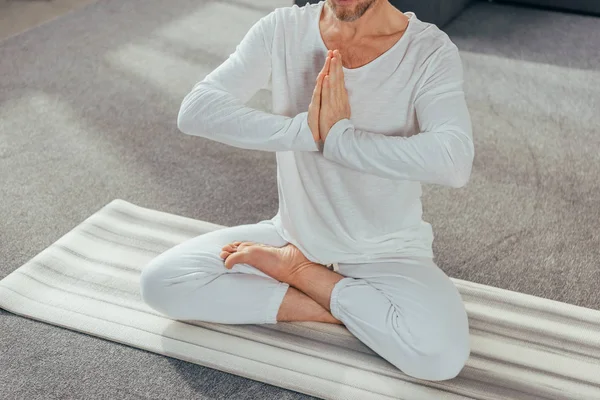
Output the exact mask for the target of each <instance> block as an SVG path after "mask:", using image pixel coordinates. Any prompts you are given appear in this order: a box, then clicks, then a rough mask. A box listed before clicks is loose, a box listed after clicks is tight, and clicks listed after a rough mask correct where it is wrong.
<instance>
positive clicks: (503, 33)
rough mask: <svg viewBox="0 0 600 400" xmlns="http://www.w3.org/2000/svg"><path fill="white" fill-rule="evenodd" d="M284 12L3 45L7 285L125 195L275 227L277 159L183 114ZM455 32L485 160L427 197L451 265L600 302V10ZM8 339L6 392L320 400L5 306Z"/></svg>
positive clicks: (176, 9) (241, 8) (129, 12)
mask: <svg viewBox="0 0 600 400" xmlns="http://www.w3.org/2000/svg"><path fill="white" fill-rule="evenodd" d="M253 3H257V4H260V5H259V6H257V5H253ZM285 3H286V2H283V1H279V0H269V1H261V2H260V3H258V2H252V1H250V0H237V1H234V0H228V1H213V2H209V1H197V0H196V1H193V0H180V1H178V2H177V3H176V4H177V5H176V6H174V5H173V3H169V2H162V1H155V0H147V1H141V0H139V1H129V2H121V1H117V0H103V1H100V2H98V3H96V4H93V5H91V6H89V7H86V8H84V9H82V10H79V11H77V12H74V13H72V14H69V15H67V16H65V17H63V18H60V19H58V20H55V21H52V22H50V23H48V24H46V25H43V26H41V27H38V28H36V29H33V30H31V31H28V32H26V33H23V34H21V35H18V36H15V37H12V38H9V39H7V40H5V41H4V42H2V43H0V182H2V186H1V188H2V191H1V192H0V204H1V207H0V221H2V223H1V225H0V226H1V227H2V228H1V229H0V278H3V277H4V276H6V275H8V274H9V273H10V272H11V271H13V270H15V269H16V268H18V267H19V266H20V265H22V264H24V263H25V262H26V261H27V260H29V259H30V258H31V257H33V256H34V255H35V254H37V253H39V252H40V251H41V250H42V249H44V248H45V247H47V246H48V245H50V244H51V243H53V242H54V241H55V240H56V239H58V238H59V237H60V236H62V235H63V234H64V233H66V232H68V231H69V230H70V229H72V228H73V227H74V226H76V225H77V224H79V223H80V222H81V221H82V220H84V219H85V218H86V217H88V216H89V215H90V214H92V213H93V212H95V211H97V210H98V209H99V208H101V207H102V206H103V205H105V204H106V203H108V202H109V201H111V200H112V199H114V198H122V199H125V200H127V201H131V202H133V203H136V204H138V205H141V206H144V207H148V208H152V209H158V210H162V211H166V212H170V213H174V214H179V215H184V216H187V217H191V218H196V219H202V220H207V221H211V222H214V223H217V224H223V225H235V224H241V223H249V222H255V221H258V220H260V219H265V218H270V217H271V216H273V215H274V213H275V212H276V208H277V190H276V181H275V164H274V157H273V155H272V154H268V153H261V152H252V151H243V150H237V149H232V148H228V147H226V146H224V145H220V144H217V143H212V142H210V141H208V140H204V139H199V138H192V137H187V136H184V135H183V134H180V133H178V132H177V129H176V126H175V118H176V114H177V110H178V107H179V104H180V102H181V99H182V98H183V96H184V95H185V93H186V92H187V91H188V90H189V89H190V88H191V86H192V85H193V83H195V81H197V80H199V79H201V78H202V77H203V76H204V75H205V74H206V73H208V72H209V71H210V70H212V69H213V68H215V67H216V66H217V65H219V63H220V62H221V61H222V60H223V59H224V58H226V57H227V55H228V54H229V53H230V52H231V51H233V49H234V48H235V45H236V44H237V42H238V41H239V39H241V37H242V36H243V34H244V32H245V31H246V30H247V29H248V28H249V26H250V25H251V24H252V23H253V22H254V21H256V20H257V19H258V18H260V16H262V15H265V14H266V13H268V12H269V11H270V10H271V9H272V8H273V7H275V6H280V5H285ZM446 32H448V34H450V36H451V37H452V39H453V40H454V41H455V43H456V44H457V45H458V46H459V48H460V49H461V50H462V56H463V61H464V65H465V76H466V80H467V82H466V92H467V97H468V102H469V106H470V110H471V114H472V118H473V124H474V136H475V147H476V158H475V165H474V168H473V175H472V178H471V181H470V183H469V185H468V186H466V187H465V188H461V189H450V188H443V187H436V186H424V209H425V219H426V220H427V221H429V222H431V223H432V225H433V227H434V232H435V234H436V239H435V243H434V251H435V253H436V260H437V262H438V264H439V265H440V267H441V268H442V269H443V270H444V271H445V272H446V273H447V274H448V275H450V276H452V277H455V278H459V279H464V280H469V281H473V282H477V283H482V284H486V285H492V286H497V287H501V288H504V289H509V290H514V291H519V292H523V293H528V294H532V295H536V296H541V297H545V298H550V299H554V300H558V301H563V302H567V303H572V304H576V305H580V306H584V307H590V308H594V309H600V296H598V294H597V287H598V283H599V282H600V271H599V270H598V264H599V262H600V238H599V236H598V231H597V228H598V225H599V224H598V221H600V183H599V182H598V176H599V175H600V156H599V152H598V148H600V135H598V131H599V130H600V117H599V115H598V110H600V85H598V83H597V82H600V18H597V17H586V16H581V15H569V14H562V13H555V12H549V11H542V10H533V9H531V10H530V9H526V8H518V7H514V6H507V5H497V4H493V3H492V4H490V3H483V2H482V3H476V4H474V5H473V6H471V7H470V8H469V9H467V10H466V11H465V12H464V13H463V14H462V15H461V16H460V17H459V18H458V19H457V20H455V21H454V22H453V23H451V24H450V25H449V26H448V27H447V28H446ZM253 104H254V105H256V106H257V107H260V108H265V109H268V107H269V101H268V93H266V92H261V93H260V94H259V95H258V96H257V97H256V98H255V99H253ZM0 337H1V338H2V340H0V365H2V367H3V368H0V398H7V399H25V398H27V399H36V398H40V399H41V398H44V399H47V398H107V399H108V398H122V399H138V398H148V399H154V398H156V399H158V398H178V399H186V398H200V399H230V398H235V399H254V398H263V399H268V398H273V399H299V398H303V399H304V398H308V397H307V396H304V395H300V394H298V393H295V392H291V391H286V390H283V389H280V388H276V387H272V386H268V385H265V384H261V383H258V382H254V381H250V380H247V379H243V378H240V377H236V376H232V375H229V374H225V373H221V372H218V371H213V370H210V369H207V368H203V367H200V366H197V365H194V364H189V363H185V362H182V361H178V360H174V359H169V358H167V357H162V356H158V355H156V354H152V353H148V352H145V351H141V350H137V349H133V348H129V347H127V346H123V345H119V344H116V343H112V342H108V341H104V340H101V339H98V338H95V337H91V336H87V335H84V334H79V333H75V332H72V331H68V330H65V329H61V328H58V327H55V326H50V325H46V324H43V323H39V322H34V321H31V320H27V319H25V318H21V317H17V316H14V315H12V314H10V313H7V312H5V311H2V310H0Z"/></svg>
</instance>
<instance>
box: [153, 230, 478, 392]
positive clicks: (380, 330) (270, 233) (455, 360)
mask: <svg viewBox="0 0 600 400" xmlns="http://www.w3.org/2000/svg"><path fill="white" fill-rule="evenodd" d="M235 241H241V242H245V241H246V242H256V243H263V244H266V245H270V246H276V247H281V246H284V245H286V244H287V243H286V241H285V240H284V239H282V238H281V236H279V234H278V233H277V232H276V230H275V228H274V227H273V225H272V223H271V222H270V221H262V222H260V223H258V224H253V225H241V226H236V227H231V228H225V229H221V230H217V231H213V232H210V233H207V234H204V235H201V236H198V237H196V238H193V239H190V240H188V241H186V242H183V243H181V244H179V245H177V246H175V247H173V248H172V249H170V250H167V251H166V252H164V253H163V254H161V255H159V256H158V257H156V258H155V259H154V260H152V261H151V262H150V264H149V265H147V266H146V267H145V268H144V269H143V270H142V276H141V294H142V298H143V300H144V301H145V302H146V303H147V304H148V305H149V306H150V307H152V308H154V309H155V310H157V311H159V312H161V313H164V314H165V315H167V316H169V317H170V318H173V319H179V320H199V321H206V322H215V323H222V324H274V323H276V322H277V321H276V316H277V312H278V310H279V307H280V305H281V302H282V300H283V297H284V296H285V293H286V291H287V289H288V287H289V285H288V284H287V283H283V282H279V281H277V280H275V279H273V278H271V277H269V276H268V275H266V274H264V273H263V272H261V271H259V270H257V269H256V268H254V267H252V266H250V265H247V264H238V265H235V266H234V267H233V268H232V269H231V270H228V269H227V268H225V266H224V264H223V260H222V259H221V258H220V256H219V254H220V253H221V248H222V247H223V246H224V245H226V244H228V243H232V242H235ZM337 267H338V268H336V269H339V270H338V271H337V272H338V273H339V274H341V275H343V276H344V279H342V280H340V281H339V282H338V283H337V284H336V285H335V286H334V288H333V292H332V293H331V303H330V308H331V314H332V315H333V316H334V317H335V318H337V319H338V320H340V321H341V322H343V323H344V325H345V326H346V328H347V329H348V330H349V331H350V332H351V333H352V334H353V335H354V336H356V337H357V338H358V339H359V340H360V341H362V342H363V343H364V344H366V345H367V346H368V347H370V348H371V349H373V351H375V352H376V353H378V354H379V355H381V356H382V357H383V358H385V359H386V360H388V361H389V362H390V363H392V364H393V365H395V366H396V367H397V368H399V369H400V370H401V371H402V372H404V373H405V374H407V375H410V376H413V377H415V378H420V379H427V380H445V379H451V378H454V377H455V376H456V375H458V373H459V372H460V371H461V370H462V368H463V367H464V365H465V363H466V360H467V358H468V357H469V354H470V345H469V326H468V320H467V313H466V311H465V307H464V304H463V302H462V299H461V297H460V294H459V292H458V290H457V289H456V287H455V286H454V284H453V283H452V281H451V280H450V278H449V277H448V276H447V275H446V274H445V273H444V272H443V271H442V270H441V269H440V268H439V267H438V266H437V265H436V264H435V263H434V261H433V260H432V259H430V258H416V257H412V258H398V259H397V260H386V261H382V262H377V263H371V264H339V265H338V266H337Z"/></svg>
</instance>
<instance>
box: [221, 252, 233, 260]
mask: <svg viewBox="0 0 600 400" xmlns="http://www.w3.org/2000/svg"><path fill="white" fill-rule="evenodd" d="M230 255H231V252H228V251H222V252H221V254H220V256H221V258H223V259H226V258H227V257H229V256H230Z"/></svg>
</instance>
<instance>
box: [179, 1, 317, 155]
mask: <svg viewBox="0 0 600 400" xmlns="http://www.w3.org/2000/svg"><path fill="white" fill-rule="evenodd" d="M274 18H275V15H274V12H272V13H271V14H269V15H267V16H266V17H263V18H262V19H261V20H259V21H258V22H257V23H256V24H254V26H253V27H252V28H251V29H250V30H249V31H248V33H247V34H246V35H245V37H244V39H243V40H242V41H241V43H240V44H239V45H238V46H237V47H236V50H235V52H234V53H233V54H231V55H230V56H229V58H228V59H227V60H225V62H223V63H222V64H221V65H220V66H219V67H217V68H216V69H215V70H214V71H212V72H211V73H210V74H208V75H207V76H206V77H205V78H204V79H203V80H202V81H201V82H199V83H197V84H196V85H195V86H194V87H193V89H192V91H191V92H190V93H189V94H188V95H187V96H185V98H184V99H183V102H182V104H181V108H180V110H179V115H178V117H177V126H178V128H179V130H180V131H182V132H183V133H186V134H188V135H193V136H201V137H204V138H207V139H212V140H215V141H217V142H221V143H224V144H228V145H230V146H235V147H240V148H244V149H252V150H264V151H287V150H297V151H317V150H318V149H317V145H316V143H315V142H314V140H313V136H312V132H311V130H310V128H309V126H308V122H307V115H308V112H303V113H300V114H298V115H296V116H295V117H293V118H290V117H286V116H282V115H274V114H270V113H266V112H263V111H259V110H255V109H253V108H250V107H247V106H246V105H245V103H246V102H247V101H248V100H249V99H250V98H252V96H254V94H256V92H258V91H259V90H260V89H261V88H263V87H266V85H267V83H268V81H269V78H270V75H271V44H272V42H273V31H274V26H275V25H274V21H275V20H274Z"/></svg>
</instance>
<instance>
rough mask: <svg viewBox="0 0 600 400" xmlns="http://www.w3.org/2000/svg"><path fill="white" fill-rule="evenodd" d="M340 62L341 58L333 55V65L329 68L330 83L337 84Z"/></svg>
mask: <svg viewBox="0 0 600 400" xmlns="http://www.w3.org/2000/svg"><path fill="white" fill-rule="evenodd" d="M338 63H339V59H338V58H336V57H333V58H332V59H331V67H330V68H329V83H330V84H332V85H335V82H336V79H337V75H338Z"/></svg>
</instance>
